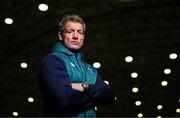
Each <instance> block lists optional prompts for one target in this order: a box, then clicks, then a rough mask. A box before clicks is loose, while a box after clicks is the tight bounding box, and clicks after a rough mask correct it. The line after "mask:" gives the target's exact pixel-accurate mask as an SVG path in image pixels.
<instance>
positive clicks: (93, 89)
mask: <svg viewBox="0 0 180 118" xmlns="http://www.w3.org/2000/svg"><path fill="white" fill-rule="evenodd" d="M86 94H87V95H88V96H89V97H90V98H91V99H92V101H94V102H95V103H98V104H101V105H109V104H112V103H114V102H115V95H114V91H113V88H112V87H111V86H110V85H107V84H106V83H105V82H104V81H103V80H102V79H101V78H100V75H98V77H97V80H96V83H95V84H94V85H90V87H89V89H88V90H87V91H86Z"/></svg>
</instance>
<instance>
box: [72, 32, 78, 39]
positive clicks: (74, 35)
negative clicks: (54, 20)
mask: <svg viewBox="0 0 180 118" xmlns="http://www.w3.org/2000/svg"><path fill="white" fill-rule="evenodd" d="M73 38H75V39H77V38H78V33H77V32H76V31H75V32H74V33H73Z"/></svg>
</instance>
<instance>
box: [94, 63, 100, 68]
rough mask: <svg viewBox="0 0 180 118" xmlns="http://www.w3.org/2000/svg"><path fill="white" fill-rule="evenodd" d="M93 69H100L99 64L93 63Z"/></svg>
mask: <svg viewBox="0 0 180 118" xmlns="http://www.w3.org/2000/svg"><path fill="white" fill-rule="evenodd" d="M93 67H94V68H100V67H101V64H100V63H99V62H94V63H93Z"/></svg>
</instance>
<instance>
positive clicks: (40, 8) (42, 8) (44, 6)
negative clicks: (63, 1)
mask: <svg viewBox="0 0 180 118" xmlns="http://www.w3.org/2000/svg"><path fill="white" fill-rule="evenodd" d="M38 8H39V10H40V11H47V10H48V5H47V4H44V3H42V4H39V6H38Z"/></svg>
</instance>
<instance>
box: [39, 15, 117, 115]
mask: <svg viewBox="0 0 180 118" xmlns="http://www.w3.org/2000/svg"><path fill="white" fill-rule="evenodd" d="M85 28H86V26H85V23H84V21H83V19H82V18H81V17H79V16H78V15H66V16H65V17H64V18H63V19H62V20H61V22H60V23H59V32H58V37H59V41H58V42H57V44H56V45H55V46H54V48H53V50H52V52H51V53H50V54H48V55H47V56H45V57H44V58H43V61H42V66H41V73H40V79H39V80H40V81H39V84H40V88H41V93H42V98H43V101H44V116H50V117H55V116H66V117H95V116H96V113H95V109H94V108H95V105H97V104H102V105H106V104H107V105H108V104H111V103H113V102H114V93H113V89H112V88H111V87H110V86H109V85H107V84H105V83H104V81H103V80H101V78H100V75H99V74H98V73H97V71H96V69H94V68H93V67H92V66H91V65H89V64H87V63H86V62H85V60H84V58H83V56H82V53H81V48H82V46H83V42H84V36H85Z"/></svg>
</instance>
